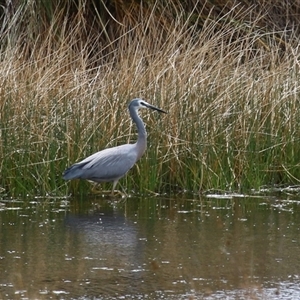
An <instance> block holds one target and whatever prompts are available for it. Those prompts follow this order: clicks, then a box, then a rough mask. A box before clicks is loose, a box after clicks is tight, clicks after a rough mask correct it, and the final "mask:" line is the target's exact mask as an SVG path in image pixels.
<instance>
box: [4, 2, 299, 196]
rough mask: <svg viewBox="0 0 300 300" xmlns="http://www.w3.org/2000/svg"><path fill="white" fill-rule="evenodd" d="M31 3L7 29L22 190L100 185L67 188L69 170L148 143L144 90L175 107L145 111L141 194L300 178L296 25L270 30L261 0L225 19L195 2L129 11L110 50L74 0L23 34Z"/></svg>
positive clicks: (137, 171) (136, 184)
mask: <svg viewBox="0 0 300 300" xmlns="http://www.w3.org/2000/svg"><path fill="white" fill-rule="evenodd" d="M174 3H175V2H174ZM174 3H173V4H174ZM170 5H171V4H170ZM31 9H32V8H31V7H25V6H24V7H21V8H20V9H19V10H16V11H15V12H14V15H13V17H10V18H8V19H7V21H6V22H3V28H2V29H1V32H2V36H3V41H4V42H3V43H2V46H1V59H0V70H1V74H2V76H1V79H0V80H1V92H0V105H1V119H0V124H1V139H0V157H1V165H0V168H1V179H0V186H1V187H3V188H4V189H5V193H7V194H8V195H11V196H18V195H26V194H30V195H47V194H49V195H59V196H61V195H66V194H68V193H70V192H71V193H78V192H80V193H88V192H89V191H90V185H89V184H88V183H86V182H79V181H73V182H70V183H68V184H66V183H65V182H64V181H63V179H62V177H61V173H62V171H63V170H64V169H65V168H66V167H67V166H68V165H69V164H72V163H74V162H76V161H77V160H79V159H81V158H83V157H85V156H87V155H89V154H91V153H93V152H95V151H98V150H100V149H103V148H105V147H111V146H116V145H119V144H122V143H127V142H133V141H134V140H135V138H136V135H135V128H134V127H133V126H131V121H130V118H129V115H128V113H127V104H128V102H129V101H130V99H131V98H134V97H143V98H145V99H146V100H148V101H149V102H150V103H153V104H154V105H157V106H159V107H161V108H163V109H165V110H168V112H169V114H168V115H166V116H162V115H159V114H154V113H152V114H151V113H145V112H142V115H143V119H144V121H145V123H146V125H147V130H148V133H149V137H148V143H149V147H148V150H147V152H146V154H145V156H144V157H143V158H142V159H141V160H140V162H139V163H138V164H137V166H136V167H134V168H133V170H131V171H130V172H129V174H128V176H127V177H126V178H124V179H122V180H121V184H122V186H123V187H124V188H126V189H127V190H128V191H134V192H135V193H148V192H149V191H151V192H160V193H162V192H168V193H170V192H177V191H182V190H187V191H192V192H203V191H207V190H209V189H223V190H227V191H239V192H245V191H249V190H251V189H258V188H259V187H260V186H261V185H273V184H297V183H298V182H299V179H300V172H299V161H300V155H299V154H298V153H299V151H298V149H299V141H300V131H299V120H300V115H299V100H298V91H299V82H300V81H299V75H298V74H299V49H298V48H299V46H298V45H299V37H298V36H297V32H296V30H295V31H293V30H282V31H271V30H269V29H268V30H266V29H265V28H264V29H265V30H262V27H260V26H259V23H260V21H261V19H262V18H261V16H260V15H258V16H257V19H253V20H252V22H251V23H249V21H248V19H246V18H248V16H249V14H251V13H253V10H254V8H251V7H250V8H249V9H248V10H247V11H246V12H245V11H244V10H243V9H239V8H233V9H232V10H230V11H229V12H227V13H226V22H225V21H224V20H225V17H224V18H220V19H215V18H210V17H209V16H210V15H209V13H207V15H206V16H205V19H204V16H203V14H202V15H201V14H195V11H192V12H191V13H188V14H187V13H185V11H184V9H183V8H181V7H177V10H176V15H175V17H174V16H173V20H172V19H171V18H167V17H166V19H163V17H164V15H162V16H160V19H158V15H159V14H158V13H159V12H161V11H157V10H158V7H155V6H154V7H152V9H150V10H149V9H148V10H146V9H145V10H142V11H140V12H139V14H140V15H139V19H138V22H137V23H134V22H133V19H132V18H127V19H124V20H122V21H123V23H122V26H120V28H119V35H118V37H117V38H115V39H112V38H111V37H110V40H109V41H108V42H107V43H106V45H105V46H101V45H102V44H101V42H103V40H101V38H102V37H103V35H105V37H106V38H105V40H106V41H107V40H108V36H109V35H108V34H107V33H105V32H104V33H101V34H98V35H97V34H95V33H93V32H92V33H89V34H88V33H87V32H86V31H85V30H82V26H83V24H84V22H83V20H84V15H83V14H84V10H82V11H80V10H79V9H78V11H77V16H76V18H77V19H76V20H77V21H76V22H75V21H74V24H73V26H72V31H70V30H67V29H68V28H69V27H67V26H66V27H64V26H63V25H64V24H65V23H66V22H64V20H65V19H64V14H63V13H62V12H63V11H65V10H61V11H60V10H56V11H55V10H54V11H53V10H51V9H50V7H46V9H45V11H46V12H47V13H46V14H44V15H43V16H44V17H43V18H42V19H43V20H44V21H43V23H42V25H41V27H42V28H43V30H44V33H43V35H41V34H38V33H37V32H36V31H34V30H36V29H34V27H33V23H34V20H33V21H32V20H31V19H29V20H31V22H32V23H30V22H29V23H30V24H31V25H32V26H28V27H27V28H26V29H23V28H19V29H20V32H22V34H19V35H18V30H13V28H16V27H18V26H19V25H18V24H24V22H25V20H26V19H27V18H28V15H31V14H30V12H31ZM65 9H66V8H65ZM131 9H132V10H133V11H135V10H136V7H131ZM164 13H165V14H167V13H169V11H168V8H167V9H165V10H164ZM32 14H33V13H32ZM49 15H50V16H49ZM237 16H238V17H239V19H238V21H236V20H237ZM49 18H50V19H51V22H50V24H49V22H48V21H47V20H49ZM164 20H168V22H167V21H166V22H164ZM204 20H205V21H204ZM47 22H48V23H47ZM68 22H69V21H68ZM133 24H134V26H133ZM46 25H47V26H46ZM24 30H25V32H24ZM26 30H27V31H26ZM24 36H25V37H26V38H27V39H24ZM30 36H32V39H29V37H30ZM100 37H101V38H100ZM93 48H95V49H94V50H93V51H92V50H91V49H93ZM107 187H109V186H108V185H105V184H104V189H105V188H107Z"/></svg>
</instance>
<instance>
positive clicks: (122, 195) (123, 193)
mask: <svg viewBox="0 0 300 300" xmlns="http://www.w3.org/2000/svg"><path fill="white" fill-rule="evenodd" d="M118 182H119V179H118V180H115V181H114V182H113V187H112V190H111V195H112V196H114V192H115V187H116V185H117V184H118ZM121 187H122V186H121ZM122 190H123V192H121V191H120V190H116V193H117V194H119V195H120V196H121V197H123V198H126V197H127V196H128V195H127V194H126V193H125V191H124V189H123V187H122Z"/></svg>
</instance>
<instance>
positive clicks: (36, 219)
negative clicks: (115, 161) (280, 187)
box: [0, 196, 300, 299]
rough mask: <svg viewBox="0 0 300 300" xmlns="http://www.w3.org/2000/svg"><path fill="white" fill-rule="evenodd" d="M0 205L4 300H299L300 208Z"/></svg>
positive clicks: (176, 203) (149, 201)
mask: <svg viewBox="0 0 300 300" xmlns="http://www.w3.org/2000/svg"><path fill="white" fill-rule="evenodd" d="M218 197H219V196H215V197H210V198H201V199H195V200H189V199H180V198H176V199H162V198H129V199H127V200H126V201H122V202H119V203H117V202H114V201H111V200H109V199H105V198H101V197H100V198H98V199H97V198H93V199H70V201H69V202H67V201H63V200H59V199H47V200H45V199H38V200H37V199H35V200H32V201H13V202H11V201H2V202H0V298H1V299H298V298H300V251H299V246H300V201H298V200H297V198H293V197H292V196H290V198H289V199H287V198H281V199H279V198H275V197H274V198H259V197H258V198H250V197H249V198H247V197H242V198H241V197H237V198H235V197H233V198H229V199H226V198H224V197H222V198H218Z"/></svg>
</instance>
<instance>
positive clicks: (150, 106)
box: [146, 103, 167, 114]
mask: <svg viewBox="0 0 300 300" xmlns="http://www.w3.org/2000/svg"><path fill="white" fill-rule="evenodd" d="M146 106H147V107H148V108H151V109H153V110H157V111H159V112H161V113H164V114H167V112H166V111H164V110H162V109H160V108H158V107H156V106H153V105H151V104H149V103H147V104H146Z"/></svg>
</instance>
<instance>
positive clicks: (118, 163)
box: [63, 98, 166, 194]
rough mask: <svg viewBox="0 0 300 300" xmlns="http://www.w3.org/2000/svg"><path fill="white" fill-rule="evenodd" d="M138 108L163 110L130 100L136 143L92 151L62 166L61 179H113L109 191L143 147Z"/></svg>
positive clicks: (142, 131) (143, 133) (144, 140)
mask: <svg viewBox="0 0 300 300" xmlns="http://www.w3.org/2000/svg"><path fill="white" fill-rule="evenodd" d="M140 108H151V109H153V110H157V111H159V112H162V113H166V112H165V111H164V110H162V109H159V108H157V107H155V106H153V105H151V104H149V103H147V102H146V101H144V100H143V99H140V98H136V99H133V100H132V101H131V102H130V104H129V106H128V109H129V113H130V116H131V118H132V121H133V122H134V123H135V124H136V127H137V130H138V139H137V142H136V143H135V144H125V145H121V146H117V147H113V148H107V149H104V150H102V151H99V152H97V153H94V154H92V155H91V156H89V157H87V158H85V159H84V160H82V161H80V162H78V163H75V164H74V165H72V166H71V167H69V168H68V169H66V170H65V171H64V173H63V178H64V179H65V180H69V179H87V180H91V181H94V182H113V187H112V194H113V192H114V189H115V187H116V185H117V183H118V181H119V179H120V178H122V177H123V176H124V175H125V174H126V173H127V172H128V171H129V170H130V169H131V168H132V167H133V166H134V164H135V163H136V162H137V161H138V160H139V159H140V157H141V156H142V155H143V154H144V152H145V150H146V148H147V132H146V129H145V126H144V124H143V121H142V119H141V118H140V117H139V115H138V110H139V109H140Z"/></svg>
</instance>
